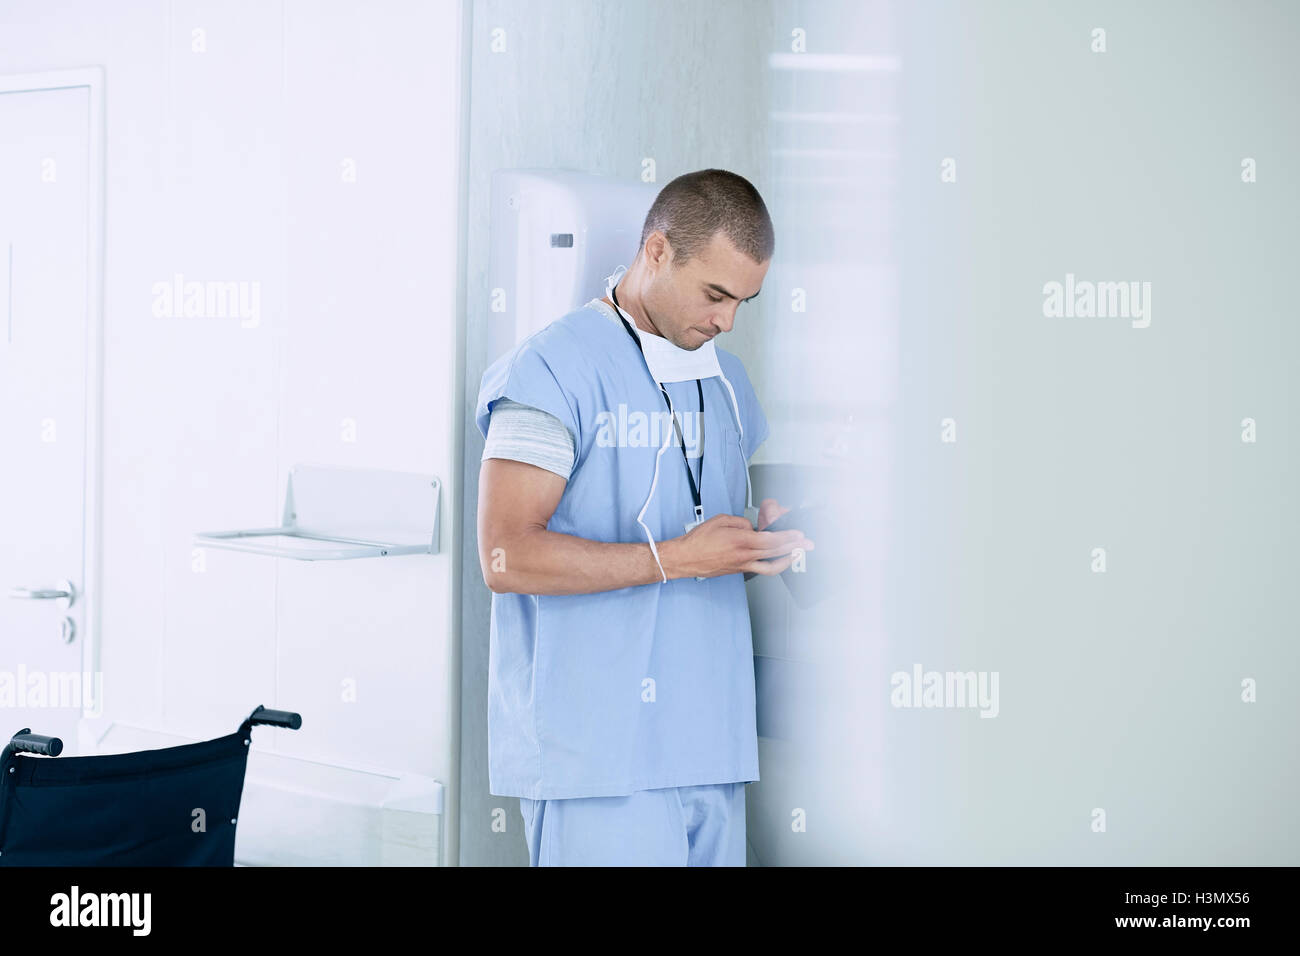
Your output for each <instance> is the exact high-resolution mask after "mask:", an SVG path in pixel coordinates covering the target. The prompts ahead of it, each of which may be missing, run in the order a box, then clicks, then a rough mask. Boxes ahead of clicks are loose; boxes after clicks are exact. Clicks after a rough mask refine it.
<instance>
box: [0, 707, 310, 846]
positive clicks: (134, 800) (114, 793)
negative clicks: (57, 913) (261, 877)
mask: <svg viewBox="0 0 1300 956" xmlns="http://www.w3.org/2000/svg"><path fill="white" fill-rule="evenodd" d="M259 724H263V725H267V726H271V727H286V728H288V729H290V730H297V729H298V728H300V727H301V726H302V717H300V716H299V715H298V714H295V713H290V712H289V711H284V710H267V709H266V708H265V707H262V706H260V705H259V706H258V707H257V709H256V710H254V711H253V712H252V713H251V714H249V715H248V717H247V718H246V719H245V720H244V722H243V723H242V724H240V726H239V730H237V731H236V732H235V733H233V734H228V735H226V736H225V737H217V738H215V739H213V740H204V741H200V742H198V743H193V744H185V745H183V746H180V747H164V748H162V749H159V750H142V751H137V752H135V753H127V754H105V755H99V756H88V757H64V758H61V759H40V758H42V757H44V758H58V757H59V754H60V753H62V751H63V741H61V740H60V739H59V738H58V737H42V736H41V735H39V734H33V733H32V732H31V729H30V728H27V729H24V730H21V731H19V732H18V733H17V734H15V735H14V736H13V738H12V739H11V740H10V741H9V744H8V745H7V746H6V747H5V748H4V750H3V752H0V866H234V865H235V826H236V822H237V821H238V819H239V801H240V797H241V796H242V794H243V790H244V772H245V770H246V769H247V766H248V751H249V748H250V746H251V745H252V739H253V738H252V729H253V727H255V726H257V725H259Z"/></svg>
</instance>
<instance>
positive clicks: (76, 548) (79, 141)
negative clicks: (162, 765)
mask: <svg viewBox="0 0 1300 956" xmlns="http://www.w3.org/2000/svg"><path fill="white" fill-rule="evenodd" d="M4 79H5V78H4V77H0V743H2V742H7V741H8V739H9V737H10V736H12V735H13V734H14V733H16V732H17V731H19V730H22V729H23V728H26V727H30V728H31V729H32V732H33V733H38V734H46V735H50V736H57V737H60V738H62V740H63V741H64V744H65V753H68V754H71V753H74V752H76V749H77V748H76V733H75V730H76V722H77V719H78V718H79V717H80V716H81V713H82V705H83V702H86V701H87V694H89V693H93V692H95V688H94V686H93V681H94V679H93V677H92V676H90V675H88V674H86V673H84V672H83V653H82V652H83V644H84V640H85V635H86V628H85V623H86V616H85V608H86V602H85V599H84V592H85V581H84V576H85V568H86V566H87V565H86V561H85V555H84V554H83V542H84V541H85V540H86V538H85V534H84V522H85V515H86V511H87V509H86V501H85V479H86V451H85V448H86V395H87V388H86V370H87V359H86V341H87V332H88V322H89V316H90V310H89V309H88V304H89V295H88V290H87V286H88V280H89V278H90V277H89V276H88V268H87V244H88V242H89V240H90V236H89V228H88V210H89V204H90V201H91V195H90V187H89V174H90V169H91V165H92V163H93V157H92V154H91V152H90V144H91V133H90V116H91V91H90V89H89V88H88V87H85V86H80V87H72V88H65V89H36V90H32V89H27V90H12V89H5V87H4V85H3V81H4Z"/></svg>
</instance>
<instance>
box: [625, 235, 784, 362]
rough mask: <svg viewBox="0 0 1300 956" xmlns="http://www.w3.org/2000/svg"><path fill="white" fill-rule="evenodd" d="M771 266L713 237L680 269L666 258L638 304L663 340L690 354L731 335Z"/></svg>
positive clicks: (674, 262) (768, 262)
mask: <svg viewBox="0 0 1300 956" xmlns="http://www.w3.org/2000/svg"><path fill="white" fill-rule="evenodd" d="M656 235H657V234H656ZM647 245H650V242H647ZM769 265H771V260H770V259H769V260H767V261H766V262H762V263H756V262H754V261H753V260H752V259H750V258H749V256H747V255H745V254H744V253H743V252H741V251H740V250H739V249H737V248H736V246H735V245H734V244H733V243H732V241H731V240H730V239H728V238H727V237H726V236H725V235H723V234H722V233H721V232H717V233H714V235H713V238H712V239H711V240H710V241H709V245H708V247H707V248H706V249H705V250H704V251H703V252H702V253H701V254H700V255H697V256H695V257H694V258H692V259H690V260H688V261H687V262H686V263H685V264H684V265H678V264H677V262H676V261H675V260H673V259H669V260H668V264H667V265H666V266H665V267H664V268H660V269H658V270H656V272H655V273H654V275H653V277H652V278H651V280H650V282H649V287H648V289H647V290H646V291H645V293H644V294H643V295H642V300H641V301H642V304H643V305H644V307H645V310H646V314H647V315H648V316H649V317H650V320H651V321H652V322H653V323H654V326H655V328H657V329H658V330H659V331H660V332H661V333H662V334H663V336H664V338H666V339H668V340H669V341H670V342H672V343H673V344H674V345H676V346H677V347H678V348H682V349H687V350H689V351H694V350H695V349H698V348H699V347H700V346H701V345H703V344H704V343H705V342H707V341H709V340H710V339H712V338H713V337H714V336H715V335H717V334H718V333H719V332H730V331H731V327H732V326H733V325H735V324H736V310H737V309H738V308H740V303H741V302H743V301H745V300H746V299H752V298H754V297H755V296H756V295H758V293H759V290H760V289H761V288H762V286H763V278H764V277H765V276H766V275H767V267H768V266H769Z"/></svg>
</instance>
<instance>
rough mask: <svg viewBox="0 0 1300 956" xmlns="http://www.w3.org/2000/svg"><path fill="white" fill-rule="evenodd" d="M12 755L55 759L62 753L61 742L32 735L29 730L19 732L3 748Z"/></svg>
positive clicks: (53, 738) (56, 738)
mask: <svg viewBox="0 0 1300 956" xmlns="http://www.w3.org/2000/svg"><path fill="white" fill-rule="evenodd" d="M5 749H6V750H9V751H11V752H14V753H29V754H40V755H41V756H43V757H57V756H58V755H59V754H61V753H63V741H62V740H60V739H59V738H58V737H44V736H42V735H41V734H34V733H32V732H31V729H30V728H28V729H26V730H20V731H19V732H18V733H16V734H14V735H13V738H12V739H10V741H9V746H8V747H6V748H5Z"/></svg>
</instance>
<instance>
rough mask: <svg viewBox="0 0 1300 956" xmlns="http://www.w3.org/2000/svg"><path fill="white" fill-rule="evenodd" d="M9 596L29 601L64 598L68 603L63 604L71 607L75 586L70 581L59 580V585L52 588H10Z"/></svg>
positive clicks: (74, 595) (75, 597) (75, 594)
mask: <svg viewBox="0 0 1300 956" xmlns="http://www.w3.org/2000/svg"><path fill="white" fill-rule="evenodd" d="M9 596H10V597H11V598H24V599H26V600H29V601H58V600H66V601H67V602H68V603H67V605H65V606H66V607H72V605H73V602H75V601H76V600H77V587H76V585H74V584H73V583H72V582H71V581H60V582H59V586H58V587H54V588H23V587H15V588H10V590H9Z"/></svg>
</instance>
